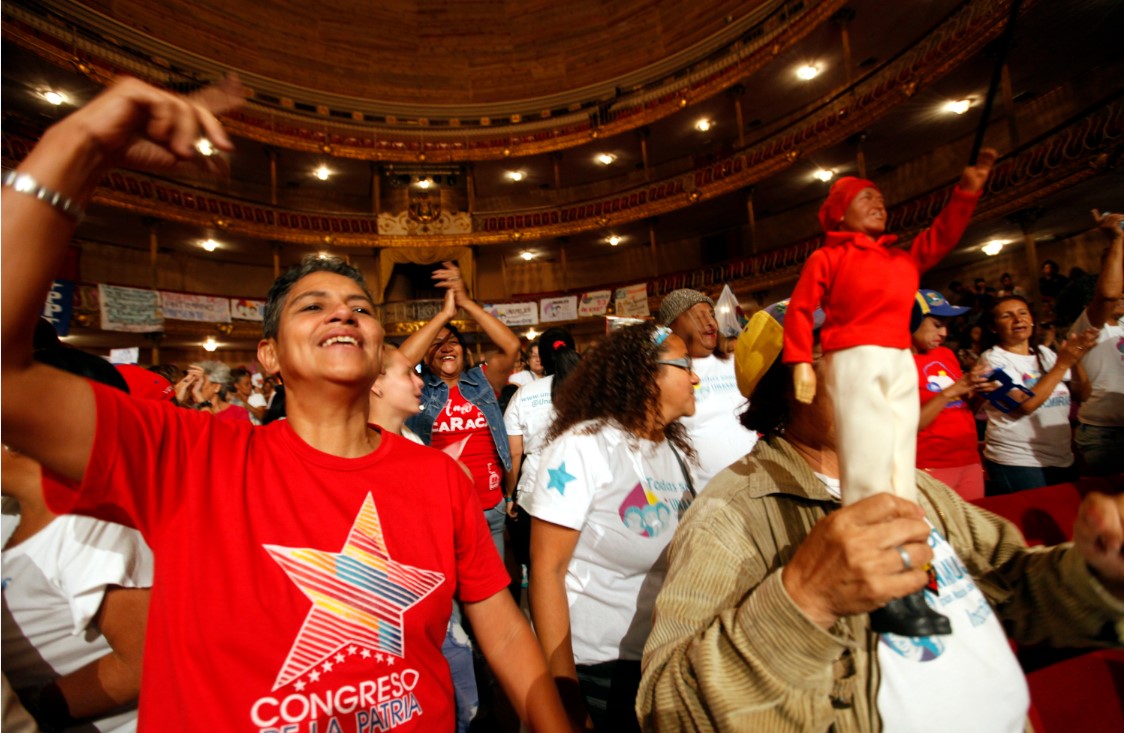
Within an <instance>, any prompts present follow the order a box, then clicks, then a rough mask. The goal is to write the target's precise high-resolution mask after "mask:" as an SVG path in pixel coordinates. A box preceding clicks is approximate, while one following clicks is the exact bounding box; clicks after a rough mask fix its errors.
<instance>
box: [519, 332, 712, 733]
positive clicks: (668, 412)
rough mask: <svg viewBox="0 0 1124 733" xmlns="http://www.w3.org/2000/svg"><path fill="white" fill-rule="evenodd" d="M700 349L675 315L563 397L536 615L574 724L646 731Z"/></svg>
mask: <svg viewBox="0 0 1124 733" xmlns="http://www.w3.org/2000/svg"><path fill="white" fill-rule="evenodd" d="M698 381H699V380H698V377H697V376H696V375H695V373H694V372H693V371H692V370H691V359H690V356H688V354H687V346H686V344H685V343H684V342H683V341H682V339H680V338H679V337H678V336H675V335H674V334H672V333H671V331H670V330H669V329H668V328H666V327H664V326H657V325H655V324H653V323H644V324H639V325H636V326H629V327H627V328H623V329H621V330H619V331H616V332H614V333H613V334H612V335H610V336H609V337H608V338H607V339H606V340H605V341H603V342H602V343H601V344H600V345H599V346H598V347H597V348H595V349H594V350H593V351H592V352H590V353H589V354H587V355H586V356H585V358H584V359H583V360H582V362H581V364H580V365H579V366H578V367H577V369H576V370H575V371H574V373H573V374H572V375H570V377H569V379H568V380H567V381H566V383H565V384H564V385H563V386H562V387H561V389H560V390H559V391H558V393H557V394H556V395H555V398H554V408H555V410H556V411H557V418H556V419H555V422H554V425H553V426H552V428H551V431H550V440H551V442H550V443H549V445H548V446H547V448H546V449H545V451H544V452H543V454H542V457H541V460H540V462H539V467H538V470H537V474H536V479H535V481H534V484H533V485H532V486H531V487H530V489H529V490H521V492H520V493H521V496H520V504H521V505H522V506H523V508H524V509H526V511H527V512H528V513H529V514H530V515H531V516H532V517H533V520H532V532H531V580H530V597H531V614H532V620H533V621H534V625H535V631H536V633H537V635H538V637H539V642H540V643H541V644H542V647H543V650H544V651H545V653H546V657H547V660H548V663H549V664H550V669H551V674H552V675H553V677H554V679H555V680H556V681H557V682H558V683H559V689H560V692H561V693H562V699H563V702H564V703H565V704H566V706H567V711H568V712H569V713H570V716H571V719H572V720H573V722H574V723H575V724H578V725H582V724H584V723H585V722H586V716H587V713H588V716H589V718H590V719H591V720H592V722H593V725H594V728H595V730H612V731H613V733H623V732H624V731H638V730H639V726H638V724H637V721H636V713H635V711H634V707H635V703H636V691H637V688H638V686H639V681H640V656H641V654H642V652H643V650H644V642H645V641H646V639H647V637H648V632H649V631H650V630H651V616H652V604H653V602H654V600H655V597H656V594H657V593H658V591H659V589H660V587H661V585H662V584H663V577H664V573H665V568H666V548H667V544H668V543H669V541H670V539H671V536H672V534H673V533H674V531H675V528H676V527H677V526H678V524H679V518H680V517H681V516H682V514H683V512H684V511H686V509H687V507H688V506H689V505H690V502H691V499H692V498H693V497H694V489H693V487H692V486H691V481H690V476H689V474H688V472H687V467H686V463H685V462H686V461H688V460H693V458H694V451H693V450H692V448H691V446H690V442H689V440H688V438H687V434H686V429H685V428H684V427H683V426H682V425H681V424H679V423H678V422H677V421H678V419H679V418H681V417H684V416H686V415H690V414H692V413H693V412H694V411H695V394H694V392H695V385H697V384H698Z"/></svg>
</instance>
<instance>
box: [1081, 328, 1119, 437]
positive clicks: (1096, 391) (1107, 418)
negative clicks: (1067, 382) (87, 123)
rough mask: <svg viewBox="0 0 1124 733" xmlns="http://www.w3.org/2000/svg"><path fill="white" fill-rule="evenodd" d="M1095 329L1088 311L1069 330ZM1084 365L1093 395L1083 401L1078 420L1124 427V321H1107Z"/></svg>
mask: <svg viewBox="0 0 1124 733" xmlns="http://www.w3.org/2000/svg"><path fill="white" fill-rule="evenodd" d="M1088 328H1092V324H1090V323H1089V313H1088V311H1081V317H1080V318H1078V319H1077V322H1076V323H1074V324H1073V328H1071V329H1070V331H1069V332H1070V333H1081V332H1082V331H1084V330H1086V329H1088ZM1081 368H1082V369H1084V370H1085V375H1086V376H1087V377H1089V381H1090V382H1091V383H1092V387H1093V389H1092V394H1090V395H1089V399H1087V400H1085V401H1084V402H1082V403H1081V407H1080V409H1079V410H1078V412H1077V419H1078V420H1080V421H1081V422H1083V423H1085V424H1086V425H1095V426H1097V427H1102V428H1113V427H1121V426H1124V324H1121V323H1120V322H1119V321H1117V323H1116V325H1115V326H1110V325H1109V324H1107V323H1106V324H1104V326H1103V327H1102V328H1101V332H1100V334H1098V336H1097V345H1096V346H1094V347H1093V348H1091V349H1089V353H1087V354H1085V358H1084V359H1082V360H1081Z"/></svg>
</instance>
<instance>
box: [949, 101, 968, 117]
mask: <svg viewBox="0 0 1124 733" xmlns="http://www.w3.org/2000/svg"><path fill="white" fill-rule="evenodd" d="M971 106H972V100H970V99H956V100H953V101H950V102H945V103H944V111H945V112H952V113H953V114H958V115H962V114H964V113H965V112H967V111H968V110H969V109H970V108H971Z"/></svg>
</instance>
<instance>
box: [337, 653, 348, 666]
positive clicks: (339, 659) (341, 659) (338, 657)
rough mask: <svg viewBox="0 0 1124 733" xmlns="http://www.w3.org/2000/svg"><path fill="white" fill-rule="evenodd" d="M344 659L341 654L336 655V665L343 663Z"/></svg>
mask: <svg viewBox="0 0 1124 733" xmlns="http://www.w3.org/2000/svg"><path fill="white" fill-rule="evenodd" d="M344 659H346V657H345V656H344V655H342V654H337V655H336V664H339V663H340V662H342V661H343V660H344Z"/></svg>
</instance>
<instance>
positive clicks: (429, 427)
mask: <svg viewBox="0 0 1124 733" xmlns="http://www.w3.org/2000/svg"><path fill="white" fill-rule="evenodd" d="M422 380H423V381H424V382H425V386H424V387H422V411H421V412H419V413H418V414H417V415H414V416H413V417H411V418H410V419H409V420H407V421H406V427H408V428H410V430H413V431H414V432H415V433H417V434H418V437H419V438H421V439H422V441H423V442H424V443H425V444H426V445H429V444H430V443H431V442H432V438H433V435H432V433H433V421H434V420H436V419H437V415H438V413H440V412H441V410H443V409H445V403H447V402H448V401H449V386H448V385H447V384H445V382H443V381H442V380H441V377H438V376H437V375H436V374H433V373H432V372H430V371H428V370H425V371H423V372H422ZM458 386H459V387H460V391H461V394H462V395H463V396H464V398H465V399H466V400H468V401H469V402H471V403H472V404H474V405H476V406H477V407H478V408H480V411H481V412H483V413H484V418H485V419H486V420H487V421H488V429H489V430H490V431H491V432H492V442H493V443H495V445H496V453H497V454H498V455H499V457H500V463H501V464H503V467H504V469H505V470H511V448H510V447H509V446H508V444H507V431H506V430H505V429H504V427H503V413H502V412H501V411H500V403H499V401H498V400H497V399H496V392H495V390H493V389H492V385H491V383H490V382H488V378H487V377H486V376H484V370H483V369H481V368H480V367H478V366H475V367H472V368H471V369H466V370H465V371H463V372H461V376H460V380H459V382H458Z"/></svg>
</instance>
